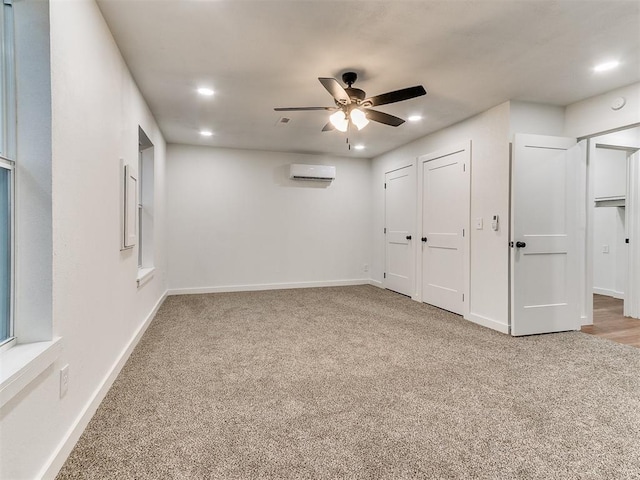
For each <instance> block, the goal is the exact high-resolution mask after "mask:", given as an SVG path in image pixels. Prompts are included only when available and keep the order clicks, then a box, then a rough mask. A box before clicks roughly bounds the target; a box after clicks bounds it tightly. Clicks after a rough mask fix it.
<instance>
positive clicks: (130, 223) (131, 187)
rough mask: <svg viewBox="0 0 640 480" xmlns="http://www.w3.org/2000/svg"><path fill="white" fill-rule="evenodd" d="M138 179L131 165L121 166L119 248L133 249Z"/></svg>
mask: <svg viewBox="0 0 640 480" xmlns="http://www.w3.org/2000/svg"><path fill="white" fill-rule="evenodd" d="M137 193H138V178H137V174H136V171H135V169H134V168H133V167H132V166H131V165H124V162H123V165H122V245H121V248H122V249H123V250H124V249H126V248H133V247H134V246H135V244H136V241H137V232H136V228H137V225H138V222H137V221H136V216H137V213H138V202H137Z"/></svg>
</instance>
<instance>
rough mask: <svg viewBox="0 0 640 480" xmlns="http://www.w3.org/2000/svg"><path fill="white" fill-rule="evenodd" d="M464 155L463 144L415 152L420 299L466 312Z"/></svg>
mask: <svg viewBox="0 0 640 480" xmlns="http://www.w3.org/2000/svg"><path fill="white" fill-rule="evenodd" d="M469 155H470V148H469V146H468V145H467V146H465V147H462V148H456V149H451V150H448V151H446V152H442V153H437V154H433V155H427V156H423V157H420V161H421V165H422V236H421V238H420V240H421V244H422V301H423V302H425V303H429V304H431V305H435V306H437V307H440V308H444V309H445V310H449V311H451V312H454V313H458V314H460V315H463V314H464V313H465V308H464V305H465V291H466V289H465V285H466V281H465V261H466V258H467V254H466V250H467V247H466V241H465V231H466V230H468V223H469V172H468V163H469ZM467 300H468V299H467Z"/></svg>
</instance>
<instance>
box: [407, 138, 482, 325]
mask: <svg viewBox="0 0 640 480" xmlns="http://www.w3.org/2000/svg"><path fill="white" fill-rule="evenodd" d="M471 148H472V141H471V140H467V141H464V142H460V143H454V144H451V145H450V146H449V147H447V148H443V149H440V150H437V151H434V152H431V153H427V154H424V155H420V156H419V157H417V159H416V163H417V167H418V168H417V170H418V171H417V175H416V176H417V180H418V189H417V192H418V195H416V202H417V204H416V227H417V228H416V237H418V236H420V237H422V235H423V231H424V226H423V222H422V215H423V211H422V210H423V209H422V203H423V197H424V164H425V163H426V162H428V161H431V160H435V159H437V158H441V157H444V156H447V155H453V154H455V153H459V152H465V165H466V182H467V185H466V186H467V189H466V192H467V195H466V198H465V199H464V204H465V207H466V212H465V217H466V218H465V223H464V230H465V234H464V241H463V243H462V244H463V252H462V255H463V258H462V266H463V272H462V275H463V291H464V302H463V307H462V316H463V318H465V319H468V318H469V312H470V305H471V297H470V293H469V292H470V280H471ZM418 232H419V235H418ZM415 244H416V246H415V247H414V248H416V249H417V252H416V256H415V260H416V261H415V264H416V272H415V273H416V275H415V279H416V281H415V285H416V287H415V291H416V293H415V295H414V296H413V297H412V298H413V299H414V300H416V301H418V302H421V303H422V262H423V253H422V252H423V249H422V242H415ZM418 244H419V246H418ZM418 266H420V268H418Z"/></svg>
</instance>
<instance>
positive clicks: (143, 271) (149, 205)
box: [138, 127, 154, 285]
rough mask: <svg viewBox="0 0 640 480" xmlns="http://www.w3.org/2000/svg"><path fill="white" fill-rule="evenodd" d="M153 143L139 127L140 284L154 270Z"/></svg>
mask: <svg viewBox="0 0 640 480" xmlns="http://www.w3.org/2000/svg"><path fill="white" fill-rule="evenodd" d="M153 153H154V152H153V144H152V143H151V140H149V137H147V135H146V134H145V133H144V131H143V130H142V129H141V128H139V127H138V285H142V283H144V281H145V279H146V278H148V277H149V275H151V273H152V272H153V267H154V261H153V255H154V238H153V210H154V209H153V204H154V200H153V195H154V193H153V192H154V184H153V175H154V165H153Z"/></svg>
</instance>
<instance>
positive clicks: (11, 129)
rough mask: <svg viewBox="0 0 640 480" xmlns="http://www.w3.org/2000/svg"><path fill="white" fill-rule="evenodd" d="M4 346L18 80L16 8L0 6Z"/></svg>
mask: <svg viewBox="0 0 640 480" xmlns="http://www.w3.org/2000/svg"><path fill="white" fill-rule="evenodd" d="M0 7H1V8H0V25H1V26H2V30H1V31H2V36H1V38H0V346H2V345H6V344H8V343H9V342H10V341H11V339H12V337H13V316H12V311H13V250H12V249H13V241H12V239H13V168H14V160H15V154H14V152H15V80H14V58H13V11H12V6H11V5H10V4H8V2H6V1H5V2H3V3H2V4H1V5H0Z"/></svg>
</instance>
